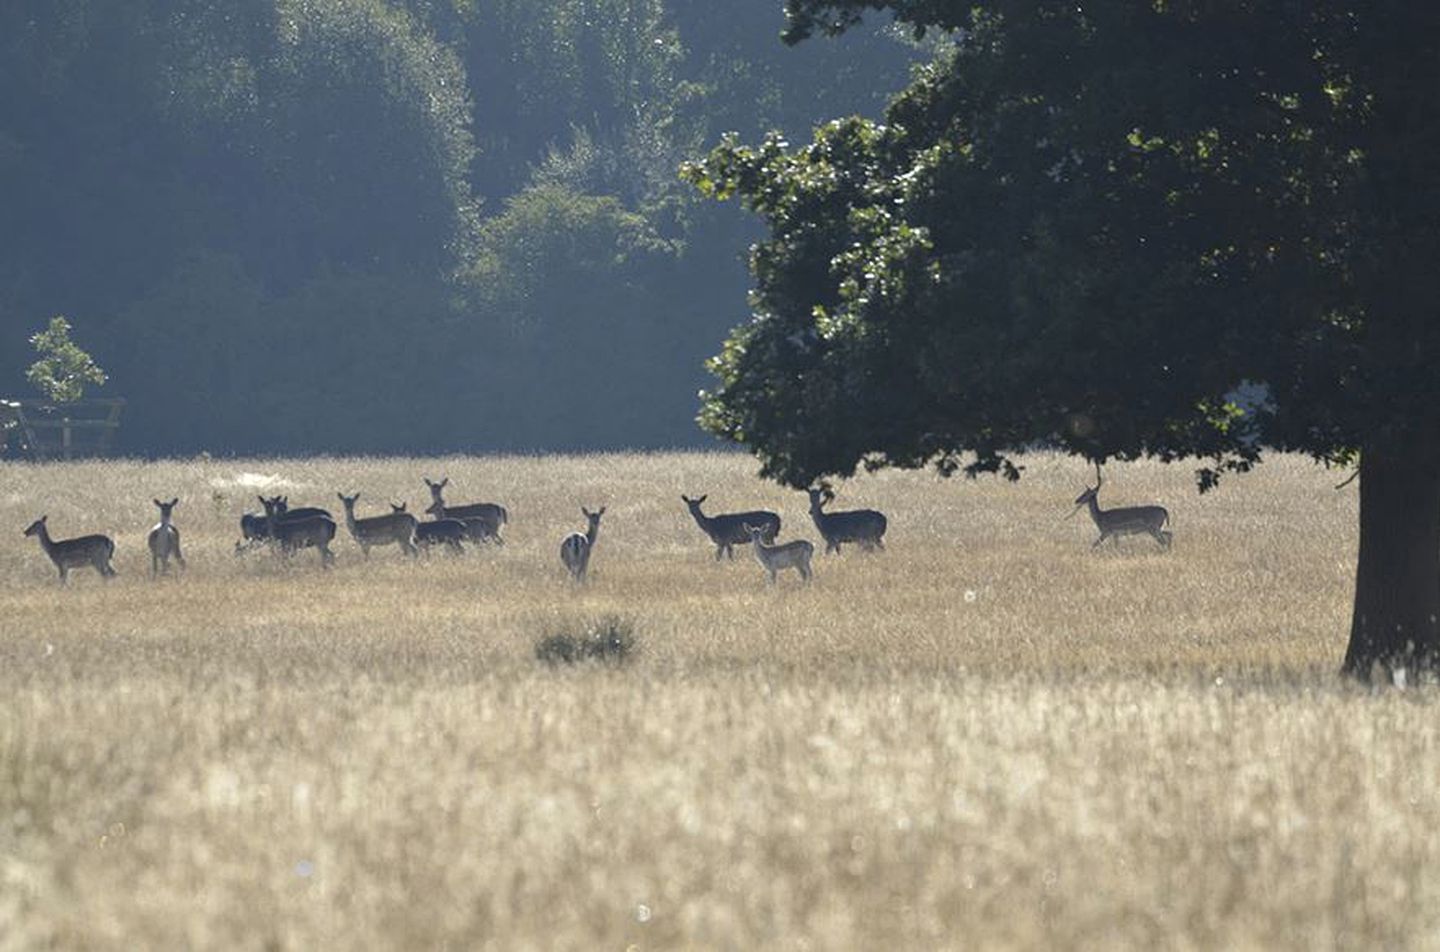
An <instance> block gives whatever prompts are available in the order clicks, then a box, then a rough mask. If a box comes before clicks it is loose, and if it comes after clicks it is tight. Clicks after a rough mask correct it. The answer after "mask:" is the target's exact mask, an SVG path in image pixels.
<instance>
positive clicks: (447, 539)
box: [390, 502, 469, 552]
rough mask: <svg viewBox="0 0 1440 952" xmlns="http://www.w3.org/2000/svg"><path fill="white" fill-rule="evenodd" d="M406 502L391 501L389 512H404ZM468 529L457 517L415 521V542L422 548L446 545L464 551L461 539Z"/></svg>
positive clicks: (457, 550)
mask: <svg viewBox="0 0 1440 952" xmlns="http://www.w3.org/2000/svg"><path fill="white" fill-rule="evenodd" d="M406 505H407V504H406V503H403V502H402V503H393V502H392V503H391V504H390V511H391V512H404V511H405V507H406ZM468 533H469V530H468V529H467V527H466V525H465V523H463V522H461V521H460V520H459V519H436V520H434V521H432V522H417V523H415V544H416V545H417V546H419V547H420V548H422V549H428V548H431V547H432V546H437V545H448V546H449V547H450V548H452V549H454V550H455V551H456V552H464V551H465V546H464V545H463V544H462V542H463V540H464V539H465V538H466V536H467V535H468Z"/></svg>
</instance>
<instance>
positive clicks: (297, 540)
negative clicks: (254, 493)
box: [260, 496, 335, 569]
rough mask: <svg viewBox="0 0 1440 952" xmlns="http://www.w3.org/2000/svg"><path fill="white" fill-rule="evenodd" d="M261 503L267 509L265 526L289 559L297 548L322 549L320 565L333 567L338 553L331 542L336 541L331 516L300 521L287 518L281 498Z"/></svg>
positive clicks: (277, 497)
mask: <svg viewBox="0 0 1440 952" xmlns="http://www.w3.org/2000/svg"><path fill="white" fill-rule="evenodd" d="M260 502H261V503H262V504H264V506H265V523H266V526H267V527H268V528H269V531H270V538H271V540H272V541H274V542H275V543H277V544H278V545H279V546H280V552H281V553H282V554H284V555H285V556H286V557H287V558H288V557H290V556H293V555H294V554H295V551H296V550H297V549H310V548H314V549H319V550H320V564H321V566H323V567H324V568H327V569H328V568H329V567H330V566H331V565H332V564H334V562H335V553H334V552H331V551H330V543H331V542H334V541H335V520H334V519H331V518H330V517H329V516H302V517H301V518H298V519H292V518H286V517H285V515H284V510H283V509H282V508H281V507H282V506H283V504H284V503H283V500H282V498H281V497H280V496H275V497H273V498H271V499H266V498H265V497H264V496H261V497H260Z"/></svg>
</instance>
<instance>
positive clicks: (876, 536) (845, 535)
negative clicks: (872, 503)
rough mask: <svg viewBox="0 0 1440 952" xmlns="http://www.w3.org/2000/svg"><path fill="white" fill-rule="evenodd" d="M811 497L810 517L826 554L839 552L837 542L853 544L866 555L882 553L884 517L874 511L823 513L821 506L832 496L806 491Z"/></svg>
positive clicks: (859, 510) (830, 494)
mask: <svg viewBox="0 0 1440 952" xmlns="http://www.w3.org/2000/svg"><path fill="white" fill-rule="evenodd" d="M806 492H808V493H809V494H810V518H811V519H813V520H814V521H815V528H816V529H817V530H819V532H820V536H821V538H823V539H824V540H825V554H826V555H829V554H830V553H831V552H834V553H836V554H837V555H838V554H839V552H840V543H842V542H856V543H859V545H860V548H861V549H863V550H864V551H866V552H873V551H875V550H876V549H880V550H881V551H884V549H885V543H884V541H883V537H884V535H885V528H886V525H887V522H886V519H885V514H884V513H880V512H876V511H875V510H874V509H853V510H851V511H849V512H825V511H824V510H823V509H822V508H821V507H823V506H824V505H825V504H826V503H828V502H829V501H830V500H832V499H834V498H835V494H834V493H832V492H830V490H828V489H807V490H806Z"/></svg>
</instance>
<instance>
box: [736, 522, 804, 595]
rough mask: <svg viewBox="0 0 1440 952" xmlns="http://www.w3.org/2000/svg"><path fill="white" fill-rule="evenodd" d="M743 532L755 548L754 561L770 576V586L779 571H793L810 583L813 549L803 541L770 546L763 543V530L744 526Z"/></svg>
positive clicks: (765, 542)
mask: <svg viewBox="0 0 1440 952" xmlns="http://www.w3.org/2000/svg"><path fill="white" fill-rule="evenodd" d="M745 531H746V532H747V533H749V535H750V543H751V545H753V546H754V547H755V561H757V562H759V563H760V564H761V565H762V566H764V567H765V571H766V572H767V573H768V574H769V575H770V584H771V585H774V584H775V576H776V574H778V573H779V571H780V570H781V569H795V570H796V571H797V572H799V573H800V578H801V579H803V580H804V581H806V582H808V581H810V557H811V556H813V555H814V554H815V547H814V546H813V545H811V544H810V543H809V542H807V541H805V540H804V539H796V540H794V541H792V542H786V543H783V544H781V545H771V544H770V543H769V542H767V541H765V530H763V529H761V528H760V527H758V526H746V527H745Z"/></svg>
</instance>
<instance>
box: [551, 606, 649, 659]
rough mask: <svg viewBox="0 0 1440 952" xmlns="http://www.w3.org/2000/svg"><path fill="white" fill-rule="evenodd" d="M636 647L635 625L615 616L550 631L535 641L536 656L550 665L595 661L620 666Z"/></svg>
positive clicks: (630, 656) (629, 657) (631, 655)
mask: <svg viewBox="0 0 1440 952" xmlns="http://www.w3.org/2000/svg"><path fill="white" fill-rule="evenodd" d="M634 651H635V632H634V628H633V626H632V625H631V624H630V623H629V622H628V621H624V620H623V619H620V618H614V617H609V618H601V619H596V620H594V621H590V622H587V623H585V624H583V625H580V626H578V627H576V628H575V629H574V630H570V631H560V632H556V633H554V634H550V635H546V636H545V637H544V638H541V639H540V641H538V642H537V643H536V645H535V657H536V658H537V659H539V660H540V661H543V662H545V663H546V664H549V665H561V664H581V663H585V662H595V663H600V664H606V665H612V666H619V665H623V664H626V663H627V662H629V661H630V660H631V658H632V657H633V654H634Z"/></svg>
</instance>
